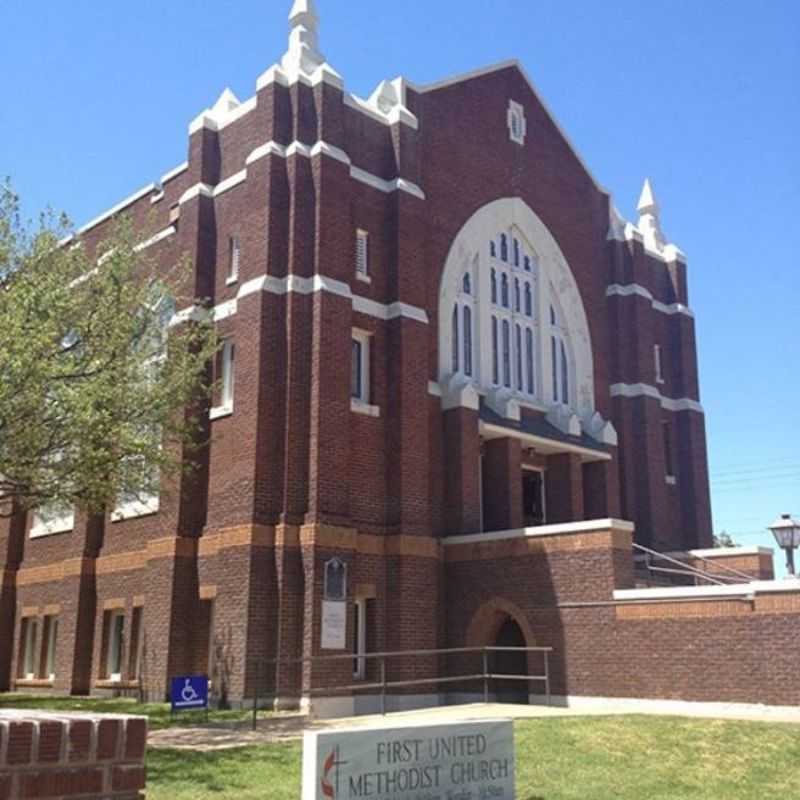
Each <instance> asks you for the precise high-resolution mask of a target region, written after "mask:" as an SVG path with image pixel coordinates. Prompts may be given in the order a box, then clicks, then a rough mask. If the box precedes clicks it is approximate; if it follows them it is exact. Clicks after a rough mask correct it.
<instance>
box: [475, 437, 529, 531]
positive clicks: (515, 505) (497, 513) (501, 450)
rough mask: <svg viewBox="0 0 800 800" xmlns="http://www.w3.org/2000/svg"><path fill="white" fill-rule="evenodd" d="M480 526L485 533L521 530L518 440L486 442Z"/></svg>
mask: <svg viewBox="0 0 800 800" xmlns="http://www.w3.org/2000/svg"><path fill="white" fill-rule="evenodd" d="M483 509H484V511H483V527H484V529H485V530H487V531H504V530H512V529H514V528H521V527H522V524H523V516H522V467H521V451H520V441H519V439H515V438H513V437H510V436H509V437H506V438H504V439H490V440H489V441H487V442H486V443H485V445H484V456H483Z"/></svg>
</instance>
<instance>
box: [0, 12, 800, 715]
mask: <svg viewBox="0 0 800 800" xmlns="http://www.w3.org/2000/svg"><path fill="white" fill-rule="evenodd" d="M325 5H326V6H328V7H330V8H331V11H333V10H334V6H335V4H333V3H326V4H325ZM265 7H266V6H265ZM376 13H379V11H376ZM255 89H256V91H255V94H254V95H253V96H252V97H251V98H249V99H247V100H243V101H240V100H239V99H238V98H237V97H235V96H234V94H233V93H232V92H231V91H230V90H226V91H224V92H223V93H222V94H221V96H220V97H219V99H218V100H217V101H216V102H215V103H214V104H213V105H211V106H210V107H209V108H208V109H206V110H204V111H203V112H202V113H200V114H199V115H198V116H197V117H196V119H194V120H193V121H192V122H191V124H190V125H189V135H188V159H187V161H185V162H184V163H182V164H180V165H178V166H177V167H175V168H174V169H172V170H170V171H169V172H168V173H166V174H165V175H163V176H162V177H161V178H160V180H158V181H157V182H155V183H151V184H149V185H147V186H145V187H144V188H143V189H141V190H140V191H138V192H136V193H135V194H133V195H132V196H131V197H129V198H127V199H126V200H124V201H122V202H121V203H119V204H118V205H116V206H115V207H114V208H112V209H110V210H109V211H107V212H105V213H103V214H102V215H101V216H99V217H98V218H96V219H95V220H93V221H92V222H90V223H89V224H88V225H86V226H84V227H83V228H82V229H81V230H80V231H78V232H77V234H76V235H77V236H79V237H80V239H81V240H82V241H83V242H84V243H85V244H86V246H87V247H90V248H91V247H96V246H97V245H98V243H99V242H101V241H102V240H103V238H104V237H105V236H107V235H108V232H109V224H110V223H111V221H112V220H113V219H114V218H115V217H117V216H119V215H123V214H124V215H129V216H130V217H131V219H132V220H133V222H134V225H135V226H136V228H137V230H141V247H142V250H143V251H144V252H146V253H147V255H148V256H149V257H150V258H152V259H154V260H156V262H157V263H160V264H163V265H164V267H165V268H166V267H167V266H168V265H171V264H174V263H175V262H176V261H177V260H178V259H180V258H182V257H188V258H189V259H190V260H191V262H192V263H193V265H194V281H195V286H194V294H195V295H196V297H197V298H198V305H197V306H194V307H191V308H184V309H178V311H177V314H176V315H175V317H174V318H173V320H172V322H171V324H172V325H180V324H185V323H186V321H187V320H191V319H192V318H193V317H194V316H195V315H197V314H204V313H212V314H213V317H214V319H215V320H216V323H217V325H218V328H219V331H220V333H221V336H222V337H223V340H224V345H223V347H222V350H221V353H220V357H219V359H218V363H217V365H216V369H217V374H218V377H219V378H220V381H221V390H220V392H219V396H218V397H217V398H215V401H214V403H213V407H211V408H210V409H209V429H210V445H209V448H208V452H207V454H206V456H205V460H204V468H203V469H202V470H200V471H199V473H198V475H199V478H198V477H195V479H194V480H191V481H190V480H185V481H182V482H180V483H179V485H177V486H171V487H166V486H165V487H163V491H162V492H160V493H158V494H154V495H153V496H152V497H149V498H137V499H136V500H129V501H120V503H119V506H118V507H117V508H116V509H112V510H109V513H108V514H107V515H106V516H105V517H104V518H98V517H91V518H87V517H86V515H84V514H82V513H81V512H80V511H78V510H76V511H75V512H74V513H69V514H66V515H64V514H63V513H62V514H55V515H47V514H44V513H40V514H28V515H25V514H20V515H18V516H17V517H15V518H14V519H12V520H10V521H5V520H0V571H2V594H0V689H8V688H14V689H16V690H17V691H26V692H27V691H49V692H57V693H76V694H86V693H93V694H120V693H122V694H140V695H142V696H147V697H151V698H158V699H161V698H163V697H164V695H165V692H166V690H167V687H168V684H169V680H170V679H171V678H172V677H175V676H180V675H192V674H204V673H205V674H208V675H209V676H210V677H211V680H212V692H213V693H214V694H215V696H216V697H218V698H219V699H221V700H227V701H228V702H232V703H238V702H240V701H243V700H247V699H251V698H253V696H254V695H256V694H257V695H258V696H259V697H260V698H263V700H264V701H265V702H269V703H273V702H274V703H275V704H276V705H277V706H278V707H294V706H298V705H308V704H311V705H312V706H314V705H315V704H317V705H318V706H319V707H320V708H321V707H322V706H323V705H324V704H325V703H328V705H329V706H330V708H335V709H336V710H340V711H344V712H346V711H351V710H353V709H356V710H358V709H361V708H363V709H367V708H373V707H374V704H373V701H374V699H375V698H374V695H375V694H376V692H375V690H374V689H371V688H366V689H365V691H363V692H360V691H358V689H353V690H347V691H344V692H339V693H336V692H333V691H332V692H331V695H330V697H328V696H327V695H325V693H324V692H320V691H319V690H320V689H321V688H324V687H334V686H345V685H348V684H356V685H357V684H358V683H359V682H363V683H364V685H365V686H367V685H368V684H374V683H375V681H377V680H379V676H378V675H377V662H375V661H373V660H370V659H367V658H364V657H365V656H366V655H368V654H369V653H375V652H386V651H389V652H397V651H403V652H406V651H431V650H436V649H441V648H459V647H484V646H493V645H497V644H501V645H503V644H506V645H520V646H528V647H548V648H552V652H551V653H550V655H549V666H550V671H551V683H552V685H551V689H552V694H553V695H554V696H556V697H559V698H564V702H580V701H581V698H583V699H584V700H587V699H589V700H590V699H592V698H597V697H617V698H621V697H625V698H637V699H642V700H682V701H706V702H708V701H725V702H743V703H756V702H757V703H772V704H787V703H789V702H794V703H797V702H800V686H798V684H797V682H796V681H795V682H794V685H792V682H791V681H789V680H787V679H786V678H787V676H790V675H796V673H797V671H798V669H799V668H800V656H799V655H798V653H797V648H779V649H777V650H776V649H775V648H774V647H773V646H772V644H770V643H774V642H775V641H776V640H779V641H780V640H785V641H789V640H790V637H791V636H792V635H793V634H792V631H793V630H794V631H796V630H797V627H796V626H797V622H798V615H799V614H800V586H798V585H796V582H792V581H787V582H780V583H778V582H775V581H773V580H772V577H773V575H772V563H771V551H769V550H765V549H763V548H761V549H759V548H751V549H746V548H733V549H731V548H728V549H718V550H714V549H712V523H711V510H710V499H709V480H708V462H707V455H706V432H705V418H704V412H703V407H702V405H701V402H700V391H699V378H698V367H697V346H696V339H695V316H694V313H693V311H692V309H691V304H690V299H689V292H688V278H687V258H686V256H685V255H684V253H683V252H682V251H681V249H680V248H679V247H678V246H677V245H676V244H674V243H673V242H671V241H670V239H669V238H668V237H667V235H666V233H665V232H664V230H663V228H662V222H661V209H660V207H659V203H658V201H657V199H656V194H655V192H654V188H653V185H651V183H650V181H649V180H645V181H644V186H643V189H642V192H641V197H640V198H639V201H638V219H634V220H626V219H625V218H623V216H622V215H621V214H620V212H619V211H618V210H617V208H616V207H615V204H614V200H613V198H612V195H611V193H610V191H609V190H608V189H606V188H604V187H603V186H602V185H601V184H600V183H599V182H598V180H597V179H596V178H595V177H594V175H593V174H592V173H591V172H590V170H589V168H588V167H587V165H586V164H585V163H584V162H583V160H582V159H581V157H580V155H579V154H578V153H577V151H576V149H575V148H574V146H573V145H572V143H571V142H570V140H569V138H568V137H567V135H566V134H565V133H564V131H563V130H561V128H560V127H559V125H558V123H557V121H556V120H555V118H554V117H553V115H552V113H551V112H550V111H549V109H548V108H547V107H546V106H545V104H544V102H543V101H542V99H541V98H540V97H539V95H538V93H537V91H536V89H535V87H534V85H533V83H532V81H531V80H530V78H529V77H528V75H527V74H526V72H525V70H524V69H523V67H522V66H521V65H520V63H519V62H517V61H509V62H505V63H502V64H498V65H495V66H490V67H486V68H480V69H476V70H475V71H474V72H470V73H468V74H464V75H459V76H456V77H451V78H447V79H444V80H441V81H439V82H437V83H433V84H429V85H420V84H416V83H413V82H412V81H410V80H408V79H406V78H403V77H398V78H395V79H391V80H383V81H381V82H380V83H378V85H377V87H376V88H375V91H374V92H373V93H372V94H371V95H370V96H369V97H368V98H361V97H357V96H355V95H354V94H352V93H350V92H349V91H348V90H347V89H346V86H345V81H344V79H343V77H342V76H341V75H340V74H339V73H338V72H337V71H336V69H335V68H334V67H333V66H332V63H331V62H329V61H328V60H327V59H326V57H325V56H324V55H323V53H322V50H321V46H320V37H319V17H318V13H317V9H316V7H315V3H314V1H313V0H296V1H295V2H294V5H293V7H292V9H291V12H290V16H289V39H288V47H287V50H286V53H285V54H284V55H283V57H282V58H281V59H280V61H278V62H277V63H275V64H274V65H273V66H271V67H269V68H268V69H267V70H266V71H265V72H264V73H263V74H262V75H261V76H260V77H259V78H258V80H257V82H256V87H255ZM108 135H113V132H112V131H109V132H108ZM626 136H632V134H630V132H627V133H626V132H625V131H620V132H619V137H618V138H619V140H620V142H624V140H625V137H626ZM91 179H92V178H91V177H90V178H89V180H91ZM95 179H96V180H100V176H95ZM689 188H691V187H689ZM669 559H673V560H669ZM684 567H685V569H684ZM767 621H768V622H769V624H768V625H766V624H764V623H765V622H767ZM768 637H769V638H768ZM766 652H770V653H771V656H770V658H769V659H765V658H764V653H766ZM332 655H336V656H340V658H339V659H338V660H335V661H312V660H309V659H313V658H316V657H320V656H332ZM539 655H540V654H539V653H531V654H530V656H529V658H528V660H527V662H526V661H525V658H524V657H523V663H522V665H521V667H520V669H521V671H523V672H524V671H525V669H529V670H530V671H531V672H536V671H537V670H539V669H541V667H540V665H539V662H538V661H537V660H536V659H537V658H538V656H539ZM304 659H305V660H304ZM451 668H452V667H451V665H450V663H449V662H448V661H447V660H446V659H445V660H443V659H442V657H440V656H437V655H432V654H430V653H427V654H426V655H408V656H404V657H402V658H399V659H397V660H396V661H395V662H391V661H390V662H389V663H388V669H389V675H388V679H389V681H394V682H396V683H397V684H405V683H406V682H408V681H411V680H418V681H420V683H418V684H417V688H409V687H408V686H400V685H398V687H397V689H396V690H395V691H392V692H391V693H390V694H391V697H390V700H391V704H392V705H391V707H398V708H399V707H404V706H409V705H413V704H424V703H435V702H444V701H445V700H447V699H448V698H449V697H451V696H463V697H467V696H470V691H471V689H470V687H453V688H452V691H451V689H450V688H448V685H447V684H444V685H442V684H424V683H422V682H421V681H422V680H423V679H424V678H429V677H431V676H435V677H442V676H444V675H445V674H447V672H448V670H451ZM506 668H507V669H513V668H514V667H513V665H511V666H508V665H507V666H506ZM754 676H756V677H755V678H754ZM536 691H539V689H535V688H533V687H532V688H531V692H532V693H533V692H536ZM459 693H460V694H459ZM371 704H373V705H371Z"/></svg>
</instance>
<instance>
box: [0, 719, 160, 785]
mask: <svg viewBox="0 0 800 800" xmlns="http://www.w3.org/2000/svg"><path fill="white" fill-rule="evenodd" d="M146 741H147V720H146V719H145V718H144V717H123V716H114V717H102V716H89V715H83V714H75V715H71V714H58V715H52V714H46V713H38V712H27V711H0V758H2V761H0V800H12V798H25V797H36V798H41V800H56V798H58V800H69V798H72V797H75V798H78V797H81V798H86V797H103V798H108V799H109V800H111V799H112V798H113V800H138V799H139V798H144V788H145V765H144V758H145V744H146Z"/></svg>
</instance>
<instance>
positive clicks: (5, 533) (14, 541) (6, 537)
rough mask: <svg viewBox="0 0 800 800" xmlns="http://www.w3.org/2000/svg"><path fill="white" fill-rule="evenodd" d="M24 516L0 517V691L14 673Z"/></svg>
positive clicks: (21, 514) (23, 544) (4, 687)
mask: <svg viewBox="0 0 800 800" xmlns="http://www.w3.org/2000/svg"><path fill="white" fill-rule="evenodd" d="M25 523H26V516H25V514H24V513H23V512H17V513H16V514H14V515H13V516H12V517H10V518H8V519H0V641H2V642H3V643H4V644H3V646H2V647H0V691H7V690H8V689H10V688H11V681H12V678H13V675H14V663H13V657H12V654H13V652H14V646H13V645H14V629H15V625H16V614H17V570H18V569H19V566H20V564H21V563H22V559H23V553H24V548H25Z"/></svg>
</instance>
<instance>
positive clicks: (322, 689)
mask: <svg viewBox="0 0 800 800" xmlns="http://www.w3.org/2000/svg"><path fill="white" fill-rule="evenodd" d="M552 652H553V648H552V647H450V648H440V649H434V650H396V651H390V652H383V653H358V654H355V653H348V654H346V655H333V656H309V657H307V658H293V659H273V660H270V661H267V662H259V663H260V664H262V665H263V664H265V663H266V664H269V665H273V666H275V668H276V670H277V669H278V668H279V667H281V666H288V665H295V666H297V665H305V664H310V665H312V666H313V665H315V664H320V663H326V662H335V661H351V662H364V664H365V665H366V663H367V662H368V661H378V662H379V665H380V666H379V676H380V678H379V680H377V681H372V682H367V681H365V680H361V681H358V682H357V683H349V684H346V685H337V686H317V687H313V688H310V689H307V690H305V692H304V693H305V694H307V695H308V696H309V697H313V696H315V695H331V694H340V693H353V692H364V691H369V690H375V689H377V690H380V700H381V714H383V715H384V716H385V715H386V693H387V690H389V689H400V688H406V687H411V686H433V685H439V684H453V683H466V682H469V681H479V680H480V681H482V682H483V702H484V703H488V702H489V694H490V692H489V685H490V682H491V681H499V680H502V681H525V682H526V683H528V682H530V681H536V682H540V683H543V684H544V696H545V703H546V705H550V653H552ZM472 653H480V654H481V664H482V669H481V671H480V672H474V673H466V674H459V675H447V676H442V677H427V678H411V679H405V680H389V678H388V672H387V668H386V665H387V661H389V660H392V659H400V658H406V659H407V658H412V659H414V658H421V657H430V656H452V655H467V654H472ZM491 653H525V654H528V653H541V654H542V655H543V657H544V660H543V665H544V673H543V674H542V675H531V674H525V675H514V674H509V675H507V674H504V673H495V672H492V670H491V668H490V667H491V664H490V659H489V656H490V654H491ZM365 674H366V669H365ZM255 683H256V689H255V694H254V696H253V730H255V729H256V719H257V715H258V701H259V693H258V680H256V681H255Z"/></svg>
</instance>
